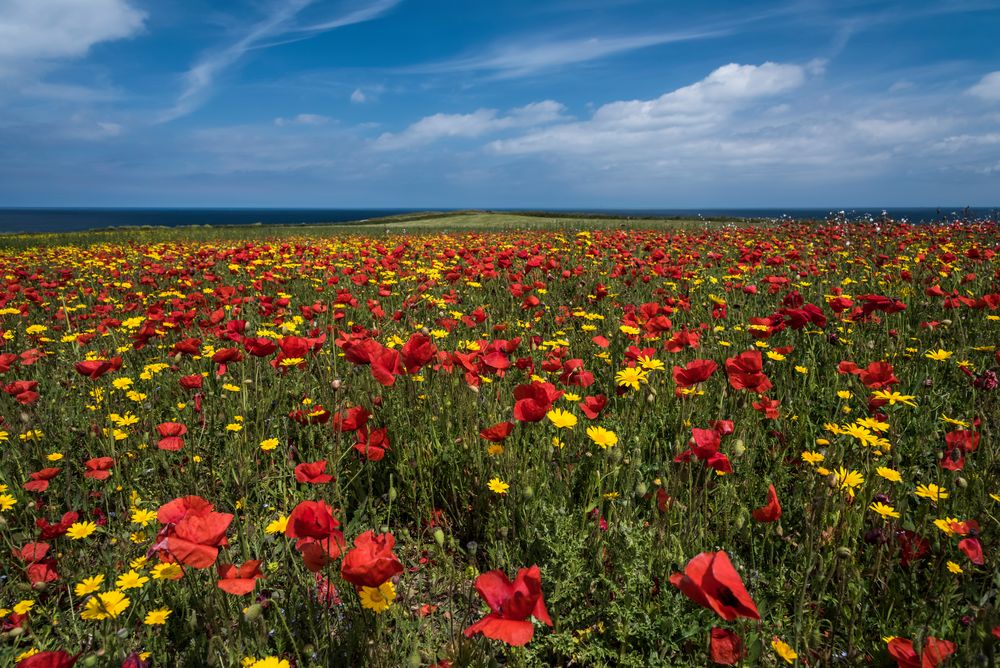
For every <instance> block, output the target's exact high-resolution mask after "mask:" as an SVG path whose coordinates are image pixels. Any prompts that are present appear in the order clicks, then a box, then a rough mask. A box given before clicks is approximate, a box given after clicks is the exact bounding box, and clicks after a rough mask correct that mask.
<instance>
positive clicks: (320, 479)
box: [295, 459, 333, 485]
mask: <svg viewBox="0 0 1000 668" xmlns="http://www.w3.org/2000/svg"><path fill="white" fill-rule="evenodd" d="M325 471H326V460H325V459H321V460H319V461H318V462H303V463H301V464H299V465H298V466H296V467H295V479H296V480H298V481H299V482H301V483H305V484H308V485H322V484H325V483H328V482H330V481H331V480H333V476H332V475H330V474H329V473H326V472H325Z"/></svg>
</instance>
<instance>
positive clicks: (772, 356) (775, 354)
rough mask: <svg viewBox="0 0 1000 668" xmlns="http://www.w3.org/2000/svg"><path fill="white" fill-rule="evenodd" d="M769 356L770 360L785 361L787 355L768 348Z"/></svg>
mask: <svg viewBox="0 0 1000 668" xmlns="http://www.w3.org/2000/svg"><path fill="white" fill-rule="evenodd" d="M767 358H768V359H769V360H773V361H775V362H783V361H784V360H785V356H784V355H782V354H781V353H778V352H775V351H773V350H768V351H767Z"/></svg>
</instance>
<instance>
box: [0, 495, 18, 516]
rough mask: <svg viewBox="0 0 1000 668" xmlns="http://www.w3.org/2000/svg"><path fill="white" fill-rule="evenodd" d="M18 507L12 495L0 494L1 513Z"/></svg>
mask: <svg viewBox="0 0 1000 668" xmlns="http://www.w3.org/2000/svg"><path fill="white" fill-rule="evenodd" d="M15 505H17V499H16V498H14V497H13V496H11V495H10V494H0V513H2V512H4V511H5V510H10V509H11V508H13V507H14V506H15Z"/></svg>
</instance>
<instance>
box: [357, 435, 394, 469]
mask: <svg viewBox="0 0 1000 668" xmlns="http://www.w3.org/2000/svg"><path fill="white" fill-rule="evenodd" d="M387 434H388V432H387V431H386V428H385V427H380V428H379V429H374V430H372V431H371V433H369V432H368V430H367V429H365V428H364V427H362V428H361V429H358V431H357V438H358V440H357V442H356V443H355V444H354V449H355V450H357V451H358V452H359V453H361V454H362V455H363V456H364V458H365V459H367V460H368V461H370V462H378V461H382V458H383V457H385V451H386V450H388V449H389V437H388V435H387Z"/></svg>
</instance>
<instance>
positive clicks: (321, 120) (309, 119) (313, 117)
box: [274, 114, 330, 128]
mask: <svg viewBox="0 0 1000 668" xmlns="http://www.w3.org/2000/svg"><path fill="white" fill-rule="evenodd" d="M329 122H330V118H329V117H328V116H322V115H320V114H299V115H297V116H293V117H292V118H284V117H283V116H279V117H278V118H276V119H274V124H275V125H277V126H278V127H279V128H283V127H285V126H286V125H325V124H327V123H329Z"/></svg>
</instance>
